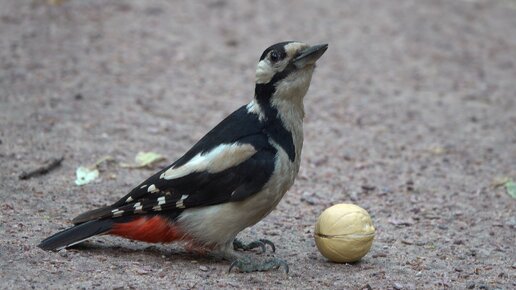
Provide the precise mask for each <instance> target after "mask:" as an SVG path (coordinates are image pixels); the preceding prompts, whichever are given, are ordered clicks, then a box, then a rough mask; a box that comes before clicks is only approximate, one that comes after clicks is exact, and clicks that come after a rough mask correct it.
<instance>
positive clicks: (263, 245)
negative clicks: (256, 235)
mask: <svg viewBox="0 0 516 290" xmlns="http://www.w3.org/2000/svg"><path fill="white" fill-rule="evenodd" d="M267 245H269V246H270V247H271V249H272V252H273V253H275V252H276V246H275V245H274V243H273V242H271V241H269V240H267V239H259V240H256V241H254V242H251V243H249V244H244V243H243V242H242V241H240V240H238V239H235V240H234V241H233V248H234V249H235V250H244V251H249V250H252V249H255V248H260V249H261V250H262V253H265V252H266V251H267Z"/></svg>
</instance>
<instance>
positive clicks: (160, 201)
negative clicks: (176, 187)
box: [158, 196, 166, 205]
mask: <svg viewBox="0 0 516 290" xmlns="http://www.w3.org/2000/svg"><path fill="white" fill-rule="evenodd" d="M165 202H166V199H165V197H164V196H161V197H158V205H162V204H165Z"/></svg>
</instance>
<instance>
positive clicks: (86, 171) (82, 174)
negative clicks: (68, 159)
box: [75, 166, 99, 186]
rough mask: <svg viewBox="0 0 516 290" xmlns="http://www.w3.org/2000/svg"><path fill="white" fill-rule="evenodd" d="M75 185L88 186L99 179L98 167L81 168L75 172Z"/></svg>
mask: <svg viewBox="0 0 516 290" xmlns="http://www.w3.org/2000/svg"><path fill="white" fill-rule="evenodd" d="M75 175H76V179H75V184H77V185H79V186H81V185H85V184H88V183H90V182H92V181H94V180H95V179H97V178H98V177H99V171H98V170H97V168H96V167H93V168H91V167H84V166H79V167H78V168H77V170H76V171H75Z"/></svg>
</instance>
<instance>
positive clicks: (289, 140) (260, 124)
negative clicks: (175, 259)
mask: <svg viewBox="0 0 516 290" xmlns="http://www.w3.org/2000/svg"><path fill="white" fill-rule="evenodd" d="M327 48H328V44H319V45H309V44H307V43H304V42H299V41H285V42H280V43H276V44H274V45H271V46H270V47H268V48H267V49H265V51H263V53H262V55H261V56H260V59H259V62H258V65H257V67H256V77H255V80H256V82H255V92H254V97H253V98H251V100H250V102H249V103H248V104H246V105H243V106H241V107H240V108H238V109H237V110H236V111H234V112H233V113H231V114H230V115H228V116H227V117H226V118H225V119H223V120H222V121H221V122H220V123H219V124H217V125H216V126H215V127H214V128H213V129H211V130H210V131H209V132H208V133H207V134H206V135H205V136H204V137H202V138H201V139H200V140H199V141H198V142H197V143H195V144H194V145H193V146H192V147H191V149H189V150H188V151H187V152H186V153H185V154H184V155H182V156H181V157H180V158H179V159H177V160H176V161H175V162H173V163H172V164H171V165H169V166H166V167H164V168H163V169H161V170H160V171H158V172H157V173H155V174H154V175H152V176H150V177H149V178H148V179H146V180H144V181H143V182H142V183H140V184H139V185H137V186H136V187H134V189H132V190H131V191H130V192H129V193H128V194H126V195H125V196H124V197H122V198H121V199H120V200H118V201H117V202H115V203H113V204H112V205H109V206H104V207H101V208H97V209H93V210H90V211H87V212H85V213H83V214H80V215H78V216H77V217H75V218H74V219H73V220H72V223H73V226H72V227H70V228H67V229H65V230H63V231H60V232H58V233H56V234H54V235H52V236H50V237H48V238H46V239H44V240H43V241H41V243H40V244H39V245H38V246H39V247H40V248H41V249H43V250H50V251H58V250H61V249H63V248H67V247H71V246H73V245H76V244H78V243H81V242H82V241H84V240H86V239H88V238H90V237H93V236H96V235H114V236H120V237H124V238H127V239H131V240H137V241H144V242H149V243H173V242H183V243H185V244H186V245H187V246H188V247H189V248H190V249H197V250H199V251H202V252H203V253H204V252H209V253H210V254H212V255H213V256H214V257H218V258H221V259H223V260H227V261H229V262H231V265H230V267H229V271H231V270H232V268H235V269H239V271H240V272H255V271H268V270H271V269H278V268H280V267H284V268H285V270H286V271H287V272H288V263H287V262H286V261H285V260H283V259H280V258H272V259H268V260H265V261H263V260H257V259H254V258H253V257H249V256H246V255H243V251H246V250H250V249H253V248H261V249H262V251H266V246H269V247H271V249H272V251H273V252H274V251H275V249H276V247H275V245H274V243H273V242H271V241H270V240H267V239H260V240H257V241H254V242H251V243H248V244H246V243H244V242H242V241H241V240H239V239H237V234H238V233H239V232H241V231H242V230H244V229H245V228H247V227H250V226H252V225H254V224H256V223H257V222H259V221H260V220H262V219H263V218H264V217H266V216H267V215H268V214H269V213H271V211H272V210H273V209H274V208H275V207H276V206H277V205H278V203H279V202H280V200H281V199H282V198H283V196H284V195H285V193H286V192H287V191H288V189H289V188H290V187H291V186H292V185H293V183H294V180H295V178H296V176H297V174H298V172H299V168H300V161H301V150H302V147H303V119H304V115H305V111H304V104H303V100H304V97H305V95H306V94H307V91H308V88H309V86H310V82H311V79H312V75H313V72H314V69H315V67H316V61H317V60H318V59H319V58H320V57H321V56H322V55H323V54H324V53H325V51H326V50H327Z"/></svg>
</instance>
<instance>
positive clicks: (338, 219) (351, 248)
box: [315, 203, 375, 263]
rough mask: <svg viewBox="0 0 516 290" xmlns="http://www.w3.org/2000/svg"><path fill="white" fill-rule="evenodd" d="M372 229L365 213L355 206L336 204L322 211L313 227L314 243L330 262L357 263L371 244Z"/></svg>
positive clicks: (369, 219) (372, 237)
mask: <svg viewBox="0 0 516 290" xmlns="http://www.w3.org/2000/svg"><path fill="white" fill-rule="evenodd" d="M374 234H375V229H374V226H373V222H372V221H371V217H370V216H369V213H367V211H366V210H365V209H363V208H361V207H359V206H357V205H354V204H344V203H342V204H336V205H334V206H331V207H329V208H327V209H326V210H324V211H323V213H322V214H321V215H320V216H319V219H318V220H317V224H316V226H315V243H316V245H317V248H318V249H319V251H320V252H321V254H322V255H323V256H325V257H326V258H327V259H329V260H330V261H333V262H338V263H349V262H356V261H358V260H360V259H361V258H362V257H364V256H365V255H366V254H367V252H369V249H371V245H372V244H373V239H374Z"/></svg>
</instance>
